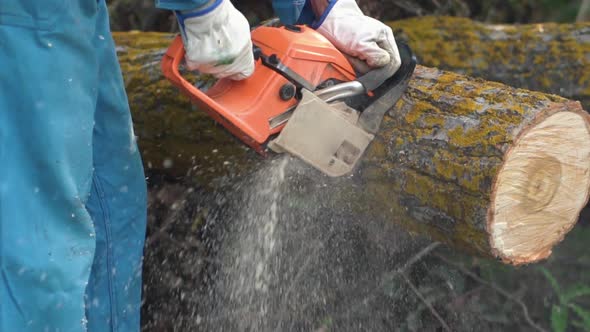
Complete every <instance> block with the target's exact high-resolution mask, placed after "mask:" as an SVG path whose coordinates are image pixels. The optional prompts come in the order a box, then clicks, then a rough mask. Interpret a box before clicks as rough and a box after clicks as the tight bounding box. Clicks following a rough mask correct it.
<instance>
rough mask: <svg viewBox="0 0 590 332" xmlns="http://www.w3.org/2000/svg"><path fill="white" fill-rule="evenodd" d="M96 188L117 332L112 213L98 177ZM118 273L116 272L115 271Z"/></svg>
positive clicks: (113, 320) (111, 306)
mask: <svg viewBox="0 0 590 332" xmlns="http://www.w3.org/2000/svg"><path fill="white" fill-rule="evenodd" d="M93 177H94V181H92V182H93V183H94V188H95V189H96V192H97V194H98V204H99V205H100V209H101V210H102V216H103V222H104V229H105V238H106V251H107V257H106V259H107V269H108V271H107V283H108V285H109V300H110V306H109V308H110V311H111V327H112V331H113V332H115V331H117V330H118V329H117V325H118V324H117V323H118V322H117V315H116V312H117V301H116V300H117V298H116V294H115V287H114V282H113V263H114V262H113V255H112V251H111V227H110V211H109V209H108V204H107V202H106V199H105V194H104V190H103V188H102V184H101V182H100V180H99V179H98V176H96V175H94V176H93ZM115 273H116V271H115Z"/></svg>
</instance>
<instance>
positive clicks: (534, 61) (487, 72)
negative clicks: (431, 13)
mask: <svg viewBox="0 0 590 332" xmlns="http://www.w3.org/2000/svg"><path fill="white" fill-rule="evenodd" d="M389 25H390V26H391V27H392V28H393V29H394V34H395V36H396V38H400V39H404V40H407V41H408V43H409V44H410V46H411V47H412V49H413V50H414V52H415V53H416V55H417V57H418V58H419V62H420V63H421V64H422V65H425V66H429V67H437V68H440V69H444V70H449V71H453V72H457V73H462V74H466V75H470V76H475V77H482V78H485V79H487V80H490V81H497V82H502V83H504V84H508V85H511V86H515V87H519V88H525V89H529V90H535V91H543V92H547V93H553V94H557V95H560V96H564V97H567V98H571V99H574V100H579V101H581V102H582V105H584V107H585V108H586V109H587V110H588V109H590V70H588V68H590V23H577V24H556V23H545V24H526V25H491V24H483V23H479V22H475V21H472V20H470V19H467V18H457V17H420V18H412V19H407V20H401V21H395V22H390V23H389Z"/></svg>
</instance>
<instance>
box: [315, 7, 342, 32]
mask: <svg viewBox="0 0 590 332" xmlns="http://www.w3.org/2000/svg"><path fill="white" fill-rule="evenodd" d="M336 2H338V0H329V1H328V8H326V10H324V12H323V13H322V16H320V18H318V19H317V20H315V21H313V23H312V24H311V27H312V28H313V29H317V28H319V27H320V26H321V25H322V24H323V23H324V20H326V17H328V14H330V11H331V10H332V8H334V5H335V4H336Z"/></svg>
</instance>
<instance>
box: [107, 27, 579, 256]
mask: <svg viewBox="0 0 590 332" xmlns="http://www.w3.org/2000/svg"><path fill="white" fill-rule="evenodd" d="M115 38H116V41H117V44H118V45H119V55H120V61H121V63H122V68H123V72H124V77H125V82H126V85H127V92H128V94H129V99H130V103H131V108H132V112H133V116H134V118H135V126H136V133H137V135H138V136H139V144H140V148H141V149H142V151H143V156H144V162H145V163H146V166H147V168H148V170H160V171H164V172H169V173H170V174H174V175H183V174H186V173H187V172H189V173H190V170H193V169H195V168H196V169H197V170H201V173H192V174H195V175H196V178H197V179H200V180H201V181H205V182H207V181H209V180H210V179H213V178H219V177H220V176H221V175H223V172H225V171H227V170H231V169H236V168H237V169H243V168H247V167H248V166H250V165H251V164H250V163H249V162H248V161H247V160H246V159H247V158H254V159H257V157H256V156H253V155H252V154H251V153H250V152H249V151H247V149H245V148H244V147H243V145H242V144H240V143H239V142H237V140H235V139H233V138H232V137H231V136H230V135H228V134H227V133H226V132H225V131H224V130H223V129H222V128H220V127H219V126H215V125H214V124H213V122H212V121H211V120H210V119H209V118H208V117H207V116H205V115H204V114H203V113H202V112H199V111H198V110H195V109H194V108H193V107H192V106H191V105H190V104H188V101H187V99H186V98H185V97H184V96H181V95H180V94H179V93H178V92H177V91H176V89H175V88H173V87H172V86H171V85H170V84H169V83H168V82H166V81H165V79H164V78H163V77H162V76H161V74H160V72H159V59H160V57H161V55H162V54H163V52H164V48H165V47H166V46H167V45H168V43H169V42H170V41H171V36H169V35H161V34H139V33H132V34H124V33H122V34H115ZM393 106H394V105H392V110H391V111H390V112H389V114H388V115H387V116H386V118H385V119H384V122H383V124H382V128H381V130H380V133H379V135H378V136H377V138H376V140H375V141H374V142H373V143H372V145H371V147H370V149H369V150H368V151H367V152H366V155H365V157H364V160H363V162H362V163H361V165H360V167H359V169H358V170H357V171H356V172H355V174H354V176H353V177H352V178H351V179H339V180H337V181H335V182H333V187H330V190H329V191H328V192H327V193H326V195H334V196H338V197H343V196H347V194H346V193H347V192H348V193H350V197H349V199H347V200H346V201H341V202H340V203H342V204H348V203H349V202H355V204H356V206H357V209H358V210H362V211H363V214H364V215H366V216H367V217H369V216H371V215H373V216H376V215H378V216H379V217H380V218H383V217H384V216H386V218H387V219H389V220H391V221H394V222H397V223H400V224H402V225H404V226H405V227H406V228H407V229H410V230H413V231H415V232H418V233H420V234H427V235H429V236H431V237H432V238H435V239H437V240H440V241H444V242H446V243H449V244H452V245H454V246H456V247H460V248H462V249H464V250H466V251H469V252H472V253H475V254H478V255H484V256H490V257H497V258H499V259H501V260H503V261H504V262H505V263H509V264H515V265H517V264H524V263H531V262H535V261H538V260H540V259H543V258H546V257H547V256H549V255H550V253H551V249H552V248H553V247H554V246H555V245H556V244H557V243H558V242H560V241H561V240H562V239H563V237H564V236H565V234H567V232H569V231H570V230H571V228H572V227H573V225H574V224H575V223H576V221H577V218H578V215H579V212H580V210H581V208H582V207H583V206H584V205H585V204H586V202H587V200H588V192H589V186H590V173H589V168H590V163H589V161H590V129H589V124H590V117H589V115H588V114H587V113H586V112H584V110H583V109H582V107H581V105H580V104H579V103H577V102H572V101H569V100H567V99H564V98H561V97H558V96H555V95H547V94H543V93H540V92H533V91H527V90H521V89H515V88H511V87H508V86H505V85H502V84H500V83H494V82H488V81H484V80H481V79H475V78H469V77H466V76H463V75H460V74H455V73H450V72H444V71H440V70H437V69H433V68H427V67H422V66H419V67H418V68H417V70H416V73H415V75H414V77H413V79H412V81H411V83H410V86H409V88H408V92H407V93H406V95H405V96H404V97H403V99H402V100H401V101H400V102H399V103H398V104H397V105H396V106H395V107H393ZM220 156H221V157H220ZM252 164H253V163H252ZM234 165H235V166H236V167H234ZM224 166H227V167H226V168H223V167H224ZM207 167H209V168H211V169H212V170H211V171H210V172H208V171H207V170H206V169H207ZM219 168H221V171H222V172H220V171H219ZM203 169H205V171H204V172H203V171H202V170H203ZM203 179H205V180H203ZM309 204H313V202H309ZM332 207H333V208H337V206H332Z"/></svg>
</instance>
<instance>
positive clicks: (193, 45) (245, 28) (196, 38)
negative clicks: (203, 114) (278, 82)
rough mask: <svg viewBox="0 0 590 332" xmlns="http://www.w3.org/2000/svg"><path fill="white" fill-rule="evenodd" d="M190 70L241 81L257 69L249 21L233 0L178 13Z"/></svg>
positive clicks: (224, 0)
mask: <svg viewBox="0 0 590 332" xmlns="http://www.w3.org/2000/svg"><path fill="white" fill-rule="evenodd" d="M176 17H177V18H178V22H179V25H180V29H181V34H182V39H183V42H184V48H185V51H186V54H185V60H186V64H187V67H188V69H190V70H198V71H199V72H201V73H206V74H212V75H214V76H215V77H217V78H223V77H229V78H230V79H235V80H241V79H245V78H247V77H249V76H250V75H252V73H253V72H254V55H253V53H252V41H251V39H250V24H249V23H248V20H247V19H246V18H245V17H244V15H242V13H240V12H239V11H238V10H237V9H236V8H235V7H234V6H233V4H232V3H231V1H230V0H211V1H209V2H208V3H207V4H206V5H204V6H202V7H200V8H196V9H194V10H190V11H183V12H176Z"/></svg>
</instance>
